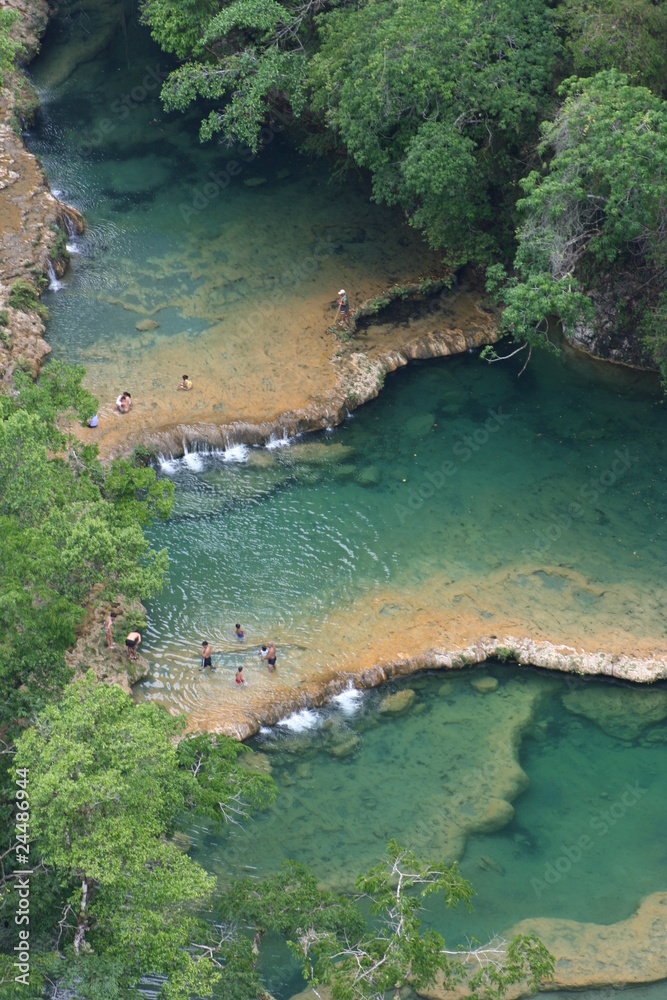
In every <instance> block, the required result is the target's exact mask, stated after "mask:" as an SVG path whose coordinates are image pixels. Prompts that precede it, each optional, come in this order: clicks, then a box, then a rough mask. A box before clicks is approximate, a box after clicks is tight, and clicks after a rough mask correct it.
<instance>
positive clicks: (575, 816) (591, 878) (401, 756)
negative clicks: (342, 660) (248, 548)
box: [189, 665, 667, 997]
mask: <svg viewBox="0 0 667 1000" xmlns="http://www.w3.org/2000/svg"><path fill="white" fill-rule="evenodd" d="M479 674H480V671H477V672H476V673H475V674H471V673H469V672H464V673H462V674H457V675H455V676H454V677H453V678H451V677H450V678H448V680H447V685H446V687H444V688H443V679H444V675H442V674H433V675H429V676H419V677H413V678H410V679H408V680H405V681H403V682H401V685H400V686H401V687H406V686H409V687H411V688H412V689H413V690H414V691H415V692H416V695H417V698H416V701H415V703H414V704H413V707H412V710H411V711H410V713H409V714H407V715H406V716H403V717H401V718H394V719H389V718H387V717H386V716H385V717H382V715H380V714H379V713H378V707H379V703H380V702H381V700H382V698H383V697H384V696H385V694H386V693H387V691H386V689H385V690H377V689H376V690H373V691H371V692H367V693H365V694H364V695H358V694H357V696H356V697H355V696H354V695H353V694H348V695H346V696H343V697H342V698H340V699H338V700H337V701H336V702H335V703H333V704H331V705H329V706H328V707H326V708H324V709H321V710H318V711H311V712H305V711H303V712H301V713H299V714H298V715H295V716H293V717H291V718H290V719H289V720H287V722H286V724H284V725H280V726H278V727H275V728H274V729H273V730H265V731H263V733H262V734H261V735H260V736H259V737H257V738H256V739H254V740H253V741H252V746H253V747H254V748H255V749H257V750H258V751H260V752H263V753H266V754H267V755H269V758H270V760H271V763H272V766H273V774H274V778H275V780H276V783H277V785H278V788H279V795H278V800H277V804H276V807H275V808H274V809H273V810H272V811H271V813H270V814H267V815H260V816H257V817H255V818H254V819H253V820H252V821H247V822H244V824H243V827H242V828H241V827H231V828H228V830H227V831H226V832H225V833H224V834H222V835H221V834H220V833H219V832H217V831H214V830H213V829H210V828H207V827H192V828H191V829H190V830H189V834H190V836H191V837H192V839H193V842H194V854H195V856H196V857H198V858H199V860H201V861H202V863H204V864H206V866H207V867H208V868H210V869H211V870H213V871H215V872H216V874H218V876H219V877H220V879H221V882H222V883H223V884H224V883H225V882H226V881H227V880H228V879H229V878H230V877H233V876H244V875H247V874H248V873H249V872H250V873H253V872H257V873H260V872H264V871H271V870H274V869H275V868H277V867H278V866H279V864H280V862H281V860H282V859H283V858H285V857H292V858H297V859H298V860H300V861H303V862H305V863H307V864H309V865H311V866H312V867H313V869H314V871H315V872H316V873H317V875H318V877H319V878H321V879H322V880H323V881H324V882H326V883H328V884H332V885H335V886H336V885H337V886H341V885H348V884H349V881H350V880H351V879H352V878H353V877H354V875H355V874H356V873H357V872H359V871H362V870H364V869H365V868H366V867H368V866H370V865H371V864H372V863H373V862H374V861H375V860H376V859H377V858H378V857H379V856H380V855H381V853H382V850H383V847H384V846H385V844H386V842H387V841H388V839H389V838H390V837H391V836H395V837H396V838H397V839H398V840H399V842H401V843H404V844H406V845H408V846H410V847H412V848H413V849H415V850H416V851H417V852H419V853H421V854H423V855H425V856H429V857H430V856H435V857H439V856H440V855H439V854H438V849H437V846H436V844H437V843H438V824H439V822H440V821H441V819H442V814H443V812H444V810H445V807H446V804H447V794H448V793H447V791H446V789H447V788H448V787H449V782H451V781H452V780H455V777H454V776H455V775H458V781H459V782H460V784H461V785H463V786H465V785H466V783H468V784H471V783H474V782H475V780H477V784H478V785H481V781H480V779H479V777H477V779H476V770H475V767H472V768H469V761H468V760H466V761H464V762H461V761H458V760H457V758H458V757H459V756H460V754H461V751H462V750H465V752H467V753H469V751H470V748H471V747H472V746H474V745H475V744H477V743H479V744H484V743H485V740H486V739H487V736H488V731H489V730H490V729H493V726H494V724H495V723H494V721H493V718H494V716H493V713H497V714H496V718H497V720H498V722H499V723H500V721H501V719H502V716H503V714H504V713H505V711H506V708H507V707H508V706H511V704H512V702H513V700H514V699H516V698H521V697H525V696H526V695H530V696H531V697H534V699H535V700H534V712H533V714H532V718H531V720H530V722H529V724H528V725H527V726H526V728H525V730H524V734H523V738H522V740H521V745H520V750H519V760H520V764H521V767H522V768H523V770H524V771H525V773H526V775H527V777H528V780H529V784H528V787H527V788H526V790H525V791H524V792H523V793H521V794H520V795H519V797H518V798H517V799H516V800H515V802H514V808H515V815H514V818H513V819H512V820H511V822H509V823H508V825H506V826H505V827H504V828H503V829H501V830H499V831H498V832H496V833H494V834H491V835H486V836H472V837H470V838H469V840H468V843H467V846H466V849H465V852H464V854H463V856H462V859H461V870H462V873H463V874H464V875H465V876H466V877H467V878H469V879H470V880H471V881H472V882H473V884H474V887H475V891H476V897H475V903H474V912H473V913H471V914H468V913H461V914H459V913H458V912H455V911H445V909H444V908H443V907H440V906H438V904H437V903H436V902H429V905H428V908H427V911H426V915H425V921H426V923H428V924H431V925H433V926H435V927H437V928H438V929H439V930H440V931H441V932H444V933H445V936H446V939H447V941H448V942H449V943H450V944H451V945H454V944H458V943H462V942H463V941H464V940H465V936H466V935H474V936H477V937H478V938H479V939H480V940H486V939H487V938H489V937H490V936H492V935H493V934H494V933H496V932H502V931H503V930H505V929H507V928H508V927H509V926H510V925H512V924H513V923H514V922H515V921H518V920H520V919H522V918H524V917H529V916H547V917H567V918H573V919H577V920H581V921H593V922H598V923H610V922H614V921H617V920H621V919H624V918H626V917H628V916H629V915H630V914H631V913H632V912H633V910H634V909H635V907H636V905H637V904H638V902H639V900H640V899H641V898H642V897H643V896H645V895H647V894H648V893H650V892H653V891H656V890H658V889H662V888H663V887H664V884H665V883H664V879H665V874H666V871H665V862H666V861H667V858H666V857H665V846H664V836H663V831H664V829H665V824H666V823H667V771H666V770H665V767H664V760H665V756H664V755H665V740H667V728H666V727H665V724H664V722H662V723H658V724H652V725H648V726H646V727H645V728H642V729H641V734H640V735H638V737H637V739H636V740H635V741H633V743H632V744H631V745H629V744H628V743H627V742H625V741H619V740H617V739H615V738H614V737H612V736H609V735H606V734H605V733H604V732H603V731H602V730H601V729H600V728H599V727H598V726H597V725H596V724H595V723H594V722H593V721H591V720H589V719H582V718H580V717H578V716H575V715H573V714H571V713H570V712H568V711H566V710H565V708H564V705H563V701H562V698H563V695H567V694H568V692H571V691H581V690H582V689H583V690H585V691H587V692H588V693H590V692H593V696H594V697H595V693H597V694H598V695H599V696H600V698H601V699H603V698H604V694H605V691H607V690H608V689H609V685H608V684H606V683H604V682H601V681H598V680H593V681H589V682H587V683H584V682H582V681H581V680H577V679H573V678H557V679H554V678H553V677H541V676H537V675H536V674H535V673H534V672H529V671H525V670H518V669H516V668H510V667H505V666H500V665H499V666H497V667H493V666H491V667H485V668H484V670H483V674H484V675H485V676H488V675H492V676H495V677H497V678H498V680H499V682H500V686H499V688H498V690H497V691H496V692H494V693H492V694H486V695H482V694H479V693H477V692H476V691H475V690H474V689H473V688H472V687H471V685H470V680H471V679H474V677H475V676H479ZM394 689H395V688H394V687H393V686H392V690H394ZM643 696H644V697H645V698H646V699H647V700H650V699H652V698H655V697H661V698H662V697H663V696H664V695H663V694H661V693H660V692H655V691H653V692H650V691H645V692H643ZM494 703H495V704H494ZM482 705H483V707H484V709H485V710H486V711H491V713H492V715H491V716H490V717H489V716H485V717H484V719H483V720H482V719H481V718H478V721H477V726H476V728H475V725H476V724H475V714H477V715H478V716H479V715H480V714H481V712H480V710H481V708H482ZM471 708H474V709H475V711H473V712H472V713H471ZM352 735H355V736H357V737H358V738H359V742H358V745H357V747H356V750H355V752H354V753H353V754H351V755H350V756H348V757H345V758H343V759H338V758H336V757H335V756H334V753H335V748H336V746H340V745H341V743H343V742H345V741H349V739H350V737H351V736H352ZM628 789H632V790H633V793H632V794H626V793H627V792H628ZM623 796H625V798H624V797H623ZM582 838H585V839H584V840H583V844H584V845H585V847H584V849H583V850H579V857H578V856H577V844H578V843H580V842H582ZM429 851H430V854H429ZM272 961H273V962H278V963H279V964H280V969H279V971H277V970H276V969H275V967H273V969H272V971H269V972H268V974H269V975H272V976H273V981H271V982H270V988H271V989H272V991H273V992H275V993H276V995H277V996H278V997H283V996H289V995H290V991H291V990H294V991H296V990H297V989H298V982H299V981H298V974H296V973H293V974H290V973H289V971H288V970H289V968H290V965H289V962H288V961H287V959H286V958H285V956H284V955H283V956H281V955H280V952H279V951H276V952H275V953H274V955H273V958H272ZM598 995H603V994H602V993H600V994H598Z"/></svg>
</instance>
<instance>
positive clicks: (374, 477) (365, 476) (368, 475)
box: [357, 465, 382, 486]
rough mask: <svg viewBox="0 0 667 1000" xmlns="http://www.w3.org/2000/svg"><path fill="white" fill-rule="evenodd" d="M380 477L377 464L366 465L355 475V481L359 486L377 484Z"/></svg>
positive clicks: (380, 472) (380, 473)
mask: <svg viewBox="0 0 667 1000" xmlns="http://www.w3.org/2000/svg"><path fill="white" fill-rule="evenodd" d="M381 479H382V471H381V469H380V467H379V465H368V466H367V467H366V468H365V469H362V470H361V472H360V473H359V474H358V476H357V482H358V483H359V484H360V485H361V486H377V485H378V483H379V482H380V480H381Z"/></svg>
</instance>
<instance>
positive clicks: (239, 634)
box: [236, 622, 245, 642]
mask: <svg viewBox="0 0 667 1000" xmlns="http://www.w3.org/2000/svg"><path fill="white" fill-rule="evenodd" d="M236 638H237V639H238V640H239V642H240V641H241V640H242V639H245V632H244V631H243V629H242V628H241V626H240V625H239V623H238V622H237V623H236Z"/></svg>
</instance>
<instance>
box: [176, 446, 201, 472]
mask: <svg viewBox="0 0 667 1000" xmlns="http://www.w3.org/2000/svg"><path fill="white" fill-rule="evenodd" d="M181 461H182V462H183V465H185V466H187V468H188V469H191V470H192V471H193V472H201V470H202V469H203V468H204V459H203V458H202V456H201V455H200V454H199V452H198V451H188V452H186V453H185V455H183V458H182V459H181Z"/></svg>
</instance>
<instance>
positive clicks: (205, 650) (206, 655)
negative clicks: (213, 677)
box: [201, 639, 215, 670]
mask: <svg viewBox="0 0 667 1000" xmlns="http://www.w3.org/2000/svg"><path fill="white" fill-rule="evenodd" d="M212 652H213V650H212V649H211V647H210V646H209V644H208V640H207V639H202V643H201V669H202V670H206V668H207V667H210V668H211V670H215V667H214V666H213V664H212V662H211V653H212Z"/></svg>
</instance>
